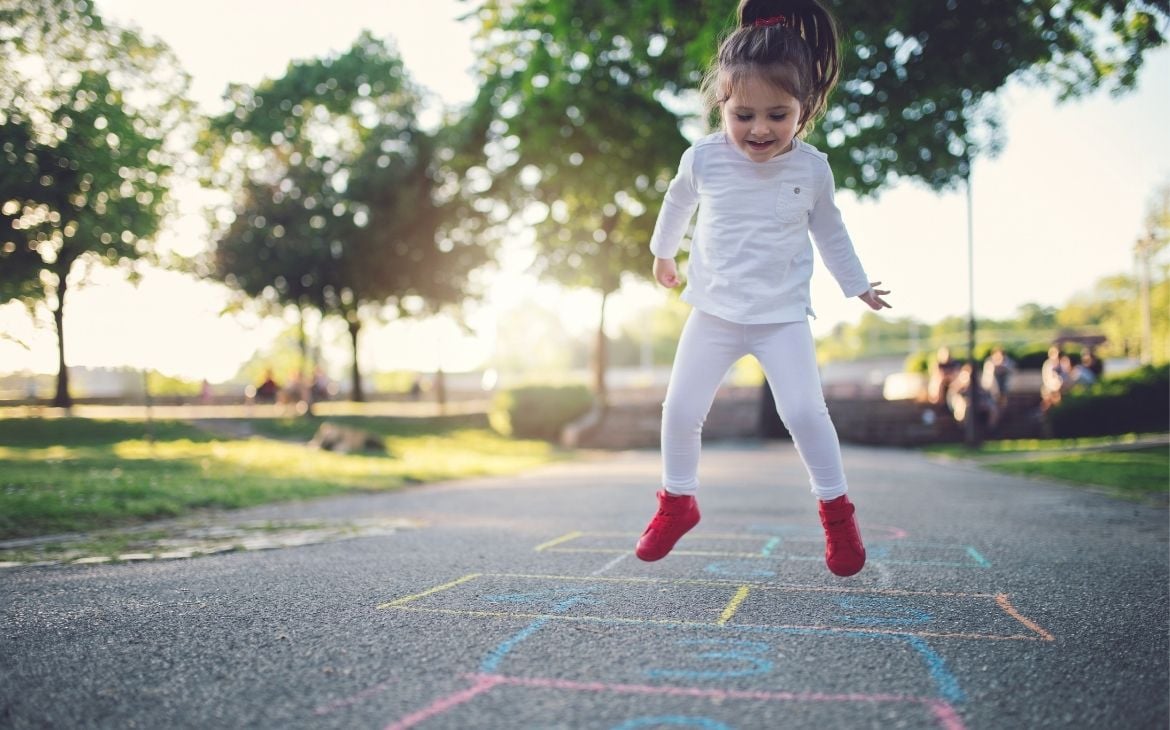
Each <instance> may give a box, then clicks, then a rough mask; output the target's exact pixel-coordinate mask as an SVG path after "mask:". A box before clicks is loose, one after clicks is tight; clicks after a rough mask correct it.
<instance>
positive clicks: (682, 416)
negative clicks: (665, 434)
mask: <svg viewBox="0 0 1170 730" xmlns="http://www.w3.org/2000/svg"><path fill="white" fill-rule="evenodd" d="M706 420H707V411H706V410H703V409H700V408H694V407H688V406H687V405H685V404H672V403H670V402H667V403H664V404H663V405H662V428H663V430H666V431H669V432H671V433H699V432H701V431H702V430H703V423H705V422H706Z"/></svg>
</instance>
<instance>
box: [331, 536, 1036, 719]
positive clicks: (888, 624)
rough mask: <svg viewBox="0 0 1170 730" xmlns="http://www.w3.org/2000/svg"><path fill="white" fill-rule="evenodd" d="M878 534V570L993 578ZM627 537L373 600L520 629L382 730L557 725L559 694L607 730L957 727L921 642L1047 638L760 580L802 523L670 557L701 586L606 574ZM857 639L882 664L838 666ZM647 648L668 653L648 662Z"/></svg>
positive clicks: (944, 607) (989, 617)
mask: <svg viewBox="0 0 1170 730" xmlns="http://www.w3.org/2000/svg"><path fill="white" fill-rule="evenodd" d="M884 529H885V530H886V532H887V534H886V535H884V537H886V540H883V541H876V542H875V545H874V546H873V548H872V555H873V558H874V559H875V560H880V561H886V563H887V564H889V565H893V566H913V565H934V566H937V565H945V566H950V567H955V568H973V569H980V570H986V569H989V568H990V567H991V563H990V561H988V560H987V559H986V558H984V556H983V555H982V554H981V553H980V552H979V551H978V550H976V549H975V548H974V547H971V546H965V545H947V544H942V543H929V542H914V541H909V540H906V538H907V537H908V534H907V533H906V531H905V530H901V529H899V528H884ZM629 537H630V536H629V535H626V534H624V533H606V532H581V531H575V532H570V533H567V534H564V535H560V536H557V537H553V538H551V539H549V540H547V541H546V542H543V543H541V544H539V545H537V546H536V547H535V551H536V552H538V553H556V552H578V553H590V552H592V553H597V554H599V555H603V556H605V557H606V558H607V559H608V560H609V562H607V563H606V565H605V566H604V567H603V568H601V569H600V570H598V571H594V573H593V574H590V575H555V574H549V575H545V574H539V573H533V574H528V573H471V574H468V575H464V576H462V577H459V578H456V579H454V580H451V581H449V582H446V583H442V584H440V585H435V586H431V587H428V588H425V589H424V590H422V591H420V592H418V593H414V594H411V595H407V596H402V597H399V598H396V599H393V600H390V601H388V602H386V603H382V604H381V605H379V606H378V607H377V608H378V609H379V610H383V611H404V612H414V613H430V614H435V615H443V616H448V617H451V616H463V617H466V618H467V619H468V620H477V621H489V622H490V621H495V620H507V621H508V622H509V623H512V624H513V625H514V624H515V622H516V621H519V622H521V624H523V626H522V628H520V629H519V630H518V631H515V630H514V631H513V632H512V633H510V634H509V635H508V636H506V637H504V638H503V639H502V640H501V641H500V642H499V643H498V644H497V645H495V646H494V647H493V648H491V649H490V650H489V651H488V652H487V653H486V654H484V655H483V656H482V657H481V658H480V660H479V664H478V666H476V667H475V668H474V670H472V668H471V667H469V668H468V669H469V672H468V673H467V674H466V675H464V677H463V680H464V682H465V684H464V685H463V687H462V688H461V689H457V690H455V691H453V692H450V693H448V694H443V695H441V696H439V697H436V698H434V700H433V701H432V702H431V703H430V704H428V705H426V706H424V707H421V708H419V709H417V710H416V711H414V712H411V713H409V714H407V715H405V716H403V717H400V718H399V719H397V720H395V721H393V722H392V723H390V724H389V725H387V728H389V729H390V730H406V728H414V727H424V728H425V727H427V726H429V725H432V724H434V723H432V722H431V721H434V722H435V723H437V724H438V726H442V727H471V726H474V725H475V724H476V722H477V719H482V718H483V717H489V716H490V717H507V718H509V723H511V724H513V726H516V727H528V726H543V725H547V724H548V723H549V722H554V721H555V719H554V718H549V717H547V716H542V715H541V708H547V707H556V706H558V703H560V704H563V702H564V701H565V698H566V697H568V698H571V697H574V696H578V697H582V698H583V700H584V698H586V697H597V696H604V697H605V698H606V700H605V702H604V703H594V702H591V703H590V704H589V707H590V708H591V711H593V712H594V714H593V718H594V723H595V724H594V725H591V727H594V726H595V727H597V728H603V729H605V730H634V729H635V728H646V729H648V730H649V729H655V730H657V729H660V728H690V729H693V730H731V729H732V728H737V727H741V726H742V720H743V718H744V717H745V716H750V717H752V718H753V720H752V726H767V725H769V724H773V723H774V724H775V725H776V726H780V725H782V724H783V723H784V719H785V718H786V717H787V714H786V713H789V712H790V711H791V708H792V707H793V705H794V703H795V704H799V705H801V706H802V707H806V708H808V707H812V708H816V713H817V714H816V718H817V722H818V724H821V725H823V726H825V727H849V726H857V725H869V724H872V723H873V721H874V717H875V715H874V712H875V711H881V712H882V713H883V714H882V717H896V718H897V719H898V720H899V721H901V722H904V723H905V724H907V725H909V726H915V727H919V726H933V727H939V728H944V729H945V730H961V729H962V728H963V727H964V725H963V721H962V718H961V717H960V715H959V712H958V709H957V708H958V707H960V706H962V704H963V703H964V702H965V701H966V695H965V694H964V692H963V690H962V688H961V686H960V683H959V681H958V678H957V677H956V676H955V675H954V674H953V673H952V672H951V671H950V669H949V668H948V666H947V662H946V661H945V659H944V657H943V656H942V655H941V654H940V653H939V652H938V651H937V649H936V648H935V647H934V646H933V645H932V644H934V643H936V642H940V641H942V642H948V641H995V642H1027V643H1035V644H1044V643H1046V642H1051V641H1053V636H1052V635H1051V634H1050V633H1049V632H1048V631H1046V630H1045V629H1044V628H1043V627H1041V626H1040V625H1039V624H1038V623H1037V622H1035V621H1033V620H1032V619H1029V618H1028V617H1026V616H1024V615H1023V614H1022V613H1021V612H1020V611H1019V610H1018V609H1017V608H1016V607H1015V606H1014V605H1013V604H1012V601H1011V599H1010V597H1009V596H1008V595H1007V594H1004V593H975V592H959V591H915V590H899V589H894V588H886V587H883V588H871V587H832V586H814V585H798V584H784V583H777V582H773V581H770V580H768V579H769V578H771V577H773V576H774V571H770V570H767V569H765V566H766V565H768V563H767V562H766V561H764V560H761V559H763V558H770V559H774V560H805V559H807V558H808V555H809V553H810V550H809V548H810V544H815V543H814V537H815V536H814V535H810V534H809V532H808V531H807V530H805V529H803V528H801V527H795V526H793V527H792V528H791V529H789V528H786V527H784V526H775V525H771V526H752V527H750V528H748V529H747V530H746V532H745V533H742V534H706V535H702V536H695V537H696V539H693V540H689V541H688V545H687V549H686V550H677V551H676V552H677V553H678V554H679V555H688V554H689V555H691V556H692V557H701V558H705V559H706V560H707V564H706V567H705V569H704V570H703V571H702V572H701V573H698V575H700V576H702V577H695V578H656V577H638V576H628V577H609V576H601V575H599V573H601V572H604V571H605V570H607V569H608V568H609V567H610V566H612V565H613V564H615V563H616V562H617V561H618V560H620V559H621V557H622V556H623V555H625V554H628V553H629V544H630V540H629ZM822 544H823V543H822ZM614 555H617V556H618V557H617V558H613V556H614ZM672 555H673V554H672ZM777 616H781V617H783V620H782V621H777V620H776V619H775V617H777ZM568 627H583V628H585V629H587V630H588V632H589V640H588V641H589V645H590V648H591V655H592V656H593V657H594V661H592V662H590V663H586V664H584V667H585V668H584V669H581V668H578V667H577V666H576V665H575V664H573V663H568V664H566V663H565V662H564V657H566V656H573V655H574V653H575V650H576V648H577V647H578V644H579V642H580V641H581V638H580V637H581V634H580V633H579V632H576V631H569V630H565V629H567V628H568ZM590 627H592V628H590ZM859 643H868V644H875V643H876V645H879V646H882V647H883V654H882V661H883V662H885V666H887V667H888V668H889V669H890V671H887V672H883V673H867V672H849V671H848V667H849V666H850V662H849V660H848V658H849V657H850V656H851V655H852V654H851V652H853V651H854V650H855V649H856V647H857V645H858V644H859ZM647 646H654V647H668V648H669V649H670V651H666V652H663V653H662V654H661V655H660V656H658V658H657V659H656V660H654V661H649V662H648V661H646V656H647V654H646V651H645V647H647ZM598 657H600V659H597V658H598ZM810 663H829V664H830V665H832V666H839V667H841V668H842V671H841V672H840V673H839V674H840V681H841V682H842V683H843V685H842V686H845V687H848V691H825V690H824V688H823V687H822V686H820V684H818V680H817V679H816V676H817V675H816V673H815V672H809V671H808V667H809V666H810ZM534 667H535V668H538V669H536V670H535V671H536V676H533V671H534V670H533V669H532V668H534ZM541 667H548V668H555V671H554V672H552V674H555V676H543V675H542V674H541V672H540V670H539V668H541ZM578 674H580V675H582V676H577V675H578ZM810 677H811V678H810ZM453 679H454V678H453ZM353 701H357V700H356V698H351V699H349V700H338V701H337V702H336V703H335V704H336V705H337V706H339V707H343V706H347V703H350V702H353ZM749 708H750V709H749ZM880 708H887V709H885V710H881V709H880ZM745 713H749V714H748V715H745ZM761 723H763V724H762V725H761Z"/></svg>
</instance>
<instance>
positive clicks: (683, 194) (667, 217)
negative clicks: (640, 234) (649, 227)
mask: <svg viewBox="0 0 1170 730" xmlns="http://www.w3.org/2000/svg"><path fill="white" fill-rule="evenodd" d="M698 207H699V191H698V186H697V185H696V184H695V149H694V148H693V147H691V148H689V149H687V151H686V152H684V153H683V155H682V159H681V160H680V161H679V164H678V173H677V174H676V175H675V176H674V179H673V180H671V181H670V187H668V188H667V189H666V195H665V196H664V197H663V199H662V208H661V209H660V210H659V211H658V220H657V221H656V222H655V223H654V234H653V235H652V236H651V237H650V251H651V252H652V253H653V254H654V255H655V256H657V257H658V258H663V259H670V258H674V256H675V254H677V253H678V249H679V247H680V246H681V245H682V239H683V235H684V234H685V233H686V232H687V226H688V225H690V222H691V218H692V217H693V216H694V215H695V209H696V208H698Z"/></svg>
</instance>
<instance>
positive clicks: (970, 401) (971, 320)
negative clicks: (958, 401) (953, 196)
mask: <svg viewBox="0 0 1170 730" xmlns="http://www.w3.org/2000/svg"><path fill="white" fill-rule="evenodd" d="M963 156H964V161H965V162H966V163H967V170H966V173H967V174H966V176H965V182H966V185H965V187H966V188H967V310H968V314H967V362H968V363H969V364H970V366H971V381H970V383H969V384H968V386H967V419H966V423H965V424H964V425H965V426H966V438H967V445H968V446H972V447H974V446H977V445H978V444H979V425H978V422H979V410H978V406H977V404H978V403H979V373H978V372H977V370H976V368H975V213H974V210H975V202H974V197H973V196H972V194H971V158H970V157H969V156H967V154H966V153H964V155H963Z"/></svg>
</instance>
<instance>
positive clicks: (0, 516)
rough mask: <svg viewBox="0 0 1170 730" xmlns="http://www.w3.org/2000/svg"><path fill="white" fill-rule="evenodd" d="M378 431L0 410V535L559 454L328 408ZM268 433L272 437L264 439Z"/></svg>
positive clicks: (470, 471) (392, 484) (541, 446)
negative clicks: (333, 434)
mask: <svg viewBox="0 0 1170 730" xmlns="http://www.w3.org/2000/svg"><path fill="white" fill-rule="evenodd" d="M330 420H338V421H342V422H347V423H349V424H350V425H356V426H360V427H361V428H364V429H366V430H369V431H372V432H374V433H377V434H379V435H380V436H382V437H383V439H384V441H385V444H386V448H387V453H386V454H371V455H365V454H352V455H345V454H336V453H331V452H323V451H318V450H316V449H311V448H308V447H307V446H305V445H304V442H306V441H307V440H308V439H309V437H311V435H312V433H313V432H314V431H315V430H316V428H317V425H318V423H317V422H315V421H312V420H309V419H293V420H287V421H277V420H263V419H257V420H254V421H250V422H249V423H250V425H251V426H252V427H253V428H254V430H255V431H256V432H257V433H259V434H263V435H265V436H269V437H271V438H250V439H246V440H244V439H231V438H228V437H217V436H215V435H213V434H210V433H207V432H205V431H203V430H200V429H198V428H196V427H194V426H192V425H190V424H186V423H182V422H155V423H153V424H152V425H151V427H150V433H151V434H152V435H153V439H152V440H147V439H146V438H145V436H146V433H147V431H146V424H144V423H142V422H130V421H98V420H88V419H53V420H41V419H0V538H13V537H27V536H35V535H44V534H52V533H58V532H73V531H83V530H95V529H102V528H110V527H119V526H126V525H131V524H136V523H141V522H144V521H147V520H152V519H159V518H168V517H179V516H182V515H186V514H190V513H192V512H194V511H197V510H201V509H235V508H241V507H248V506H253V505H258V504H264V503H269V502H278V501H284V500H291V499H302V498H312V497H322V496H326V495H331V494H338V493H341V492H360V491H371V492H374V491H384V490H389V489H395V488H398V487H401V486H403V485H404V484H410V483H419V482H430V481H436V480H441V479H456V478H463V477H472V476H486V475H493V474H508V473H515V472H517V471H521V470H523V469H526V468H530V467H532V466H536V465H539V464H542V463H546V462H548V461H551V460H553V459H557V458H563V456H564V455H563V454H561V453H558V452H557V451H555V450H554V449H553V447H552V446H550V445H549V444H546V443H543V442H534V441H517V440H511V439H506V438H503V437H500V436H499V435H497V434H495V433H494V432H492V431H490V430H488V429H487V428H485V427H483V425H482V419H479V420H474V419H471V420H469V419H432V420H428V421H421V422H419V421H410V420H404V419H401V420H400V419H390V418H369V419H359V418H350V419H330ZM276 439H280V440H276Z"/></svg>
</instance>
